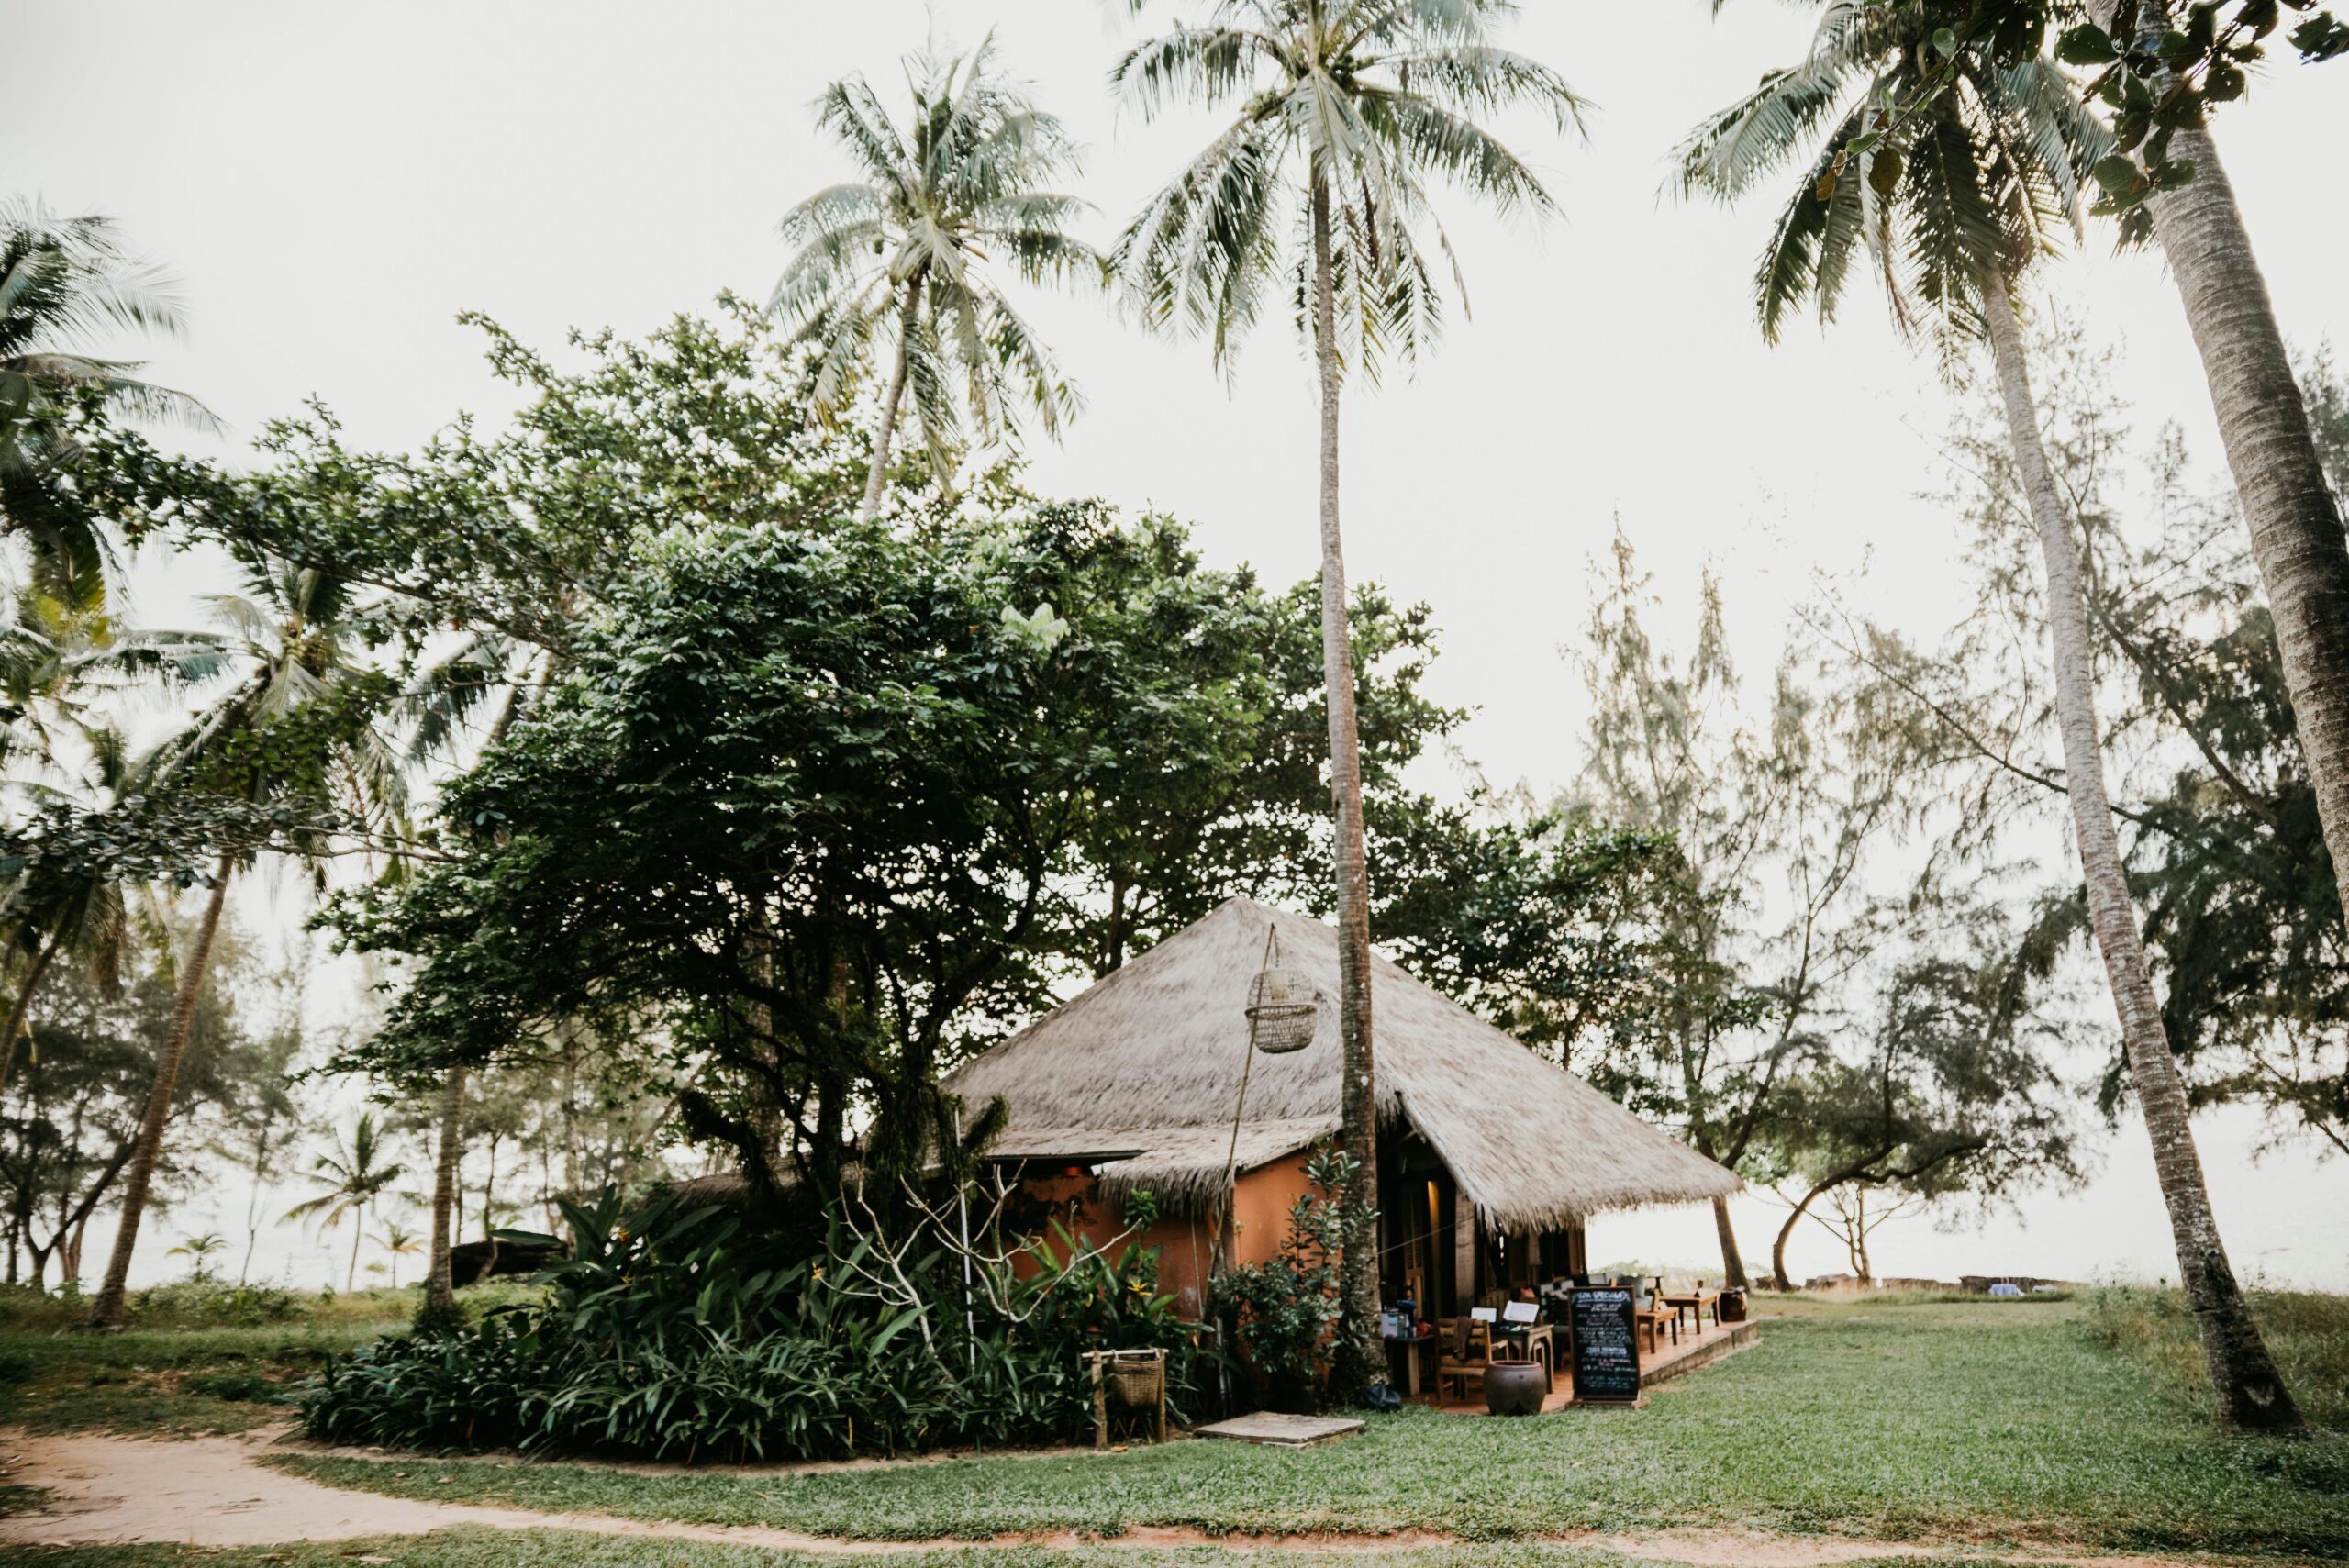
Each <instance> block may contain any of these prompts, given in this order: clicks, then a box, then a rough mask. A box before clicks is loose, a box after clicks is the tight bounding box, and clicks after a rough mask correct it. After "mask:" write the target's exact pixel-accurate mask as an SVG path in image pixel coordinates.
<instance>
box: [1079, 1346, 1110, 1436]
mask: <svg viewBox="0 0 2349 1568" xmlns="http://www.w3.org/2000/svg"><path fill="white" fill-rule="evenodd" d="M1085 1360H1086V1361H1087V1362H1091V1363H1092V1366H1093V1447H1094V1450H1095V1451H1096V1452H1098V1451H1100V1450H1102V1449H1106V1448H1108V1446H1109V1398H1108V1393H1107V1392H1106V1391H1105V1390H1104V1389H1103V1388H1102V1386H1101V1352H1100V1351H1085Z"/></svg>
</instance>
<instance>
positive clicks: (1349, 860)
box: [1111, 0, 1582, 1381]
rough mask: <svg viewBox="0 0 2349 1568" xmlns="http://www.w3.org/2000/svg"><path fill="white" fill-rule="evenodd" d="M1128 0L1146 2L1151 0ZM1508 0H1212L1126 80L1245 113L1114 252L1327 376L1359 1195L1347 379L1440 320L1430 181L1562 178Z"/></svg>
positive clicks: (1146, 297) (1354, 1346)
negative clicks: (1273, 330)
mask: <svg viewBox="0 0 2349 1568" xmlns="http://www.w3.org/2000/svg"><path fill="white" fill-rule="evenodd" d="M1141 6H1142V0H1135V3H1134V7H1133V8H1134V9H1136V10H1140V9H1141ZM1513 9H1514V7H1513V6H1509V5H1508V4H1506V3H1505V0H1216V3H1214V4H1210V5H1208V6H1206V7H1205V10H1206V17H1205V19H1204V21H1203V22H1202V23H1201V24H1200V25H1198V26H1196V27H1193V26H1177V27H1176V28H1175V29H1174V30H1173V31H1171V32H1168V33H1166V34H1163V36H1161V37H1158V38H1155V39H1150V40H1149V41H1147V42H1144V43H1141V44H1137V45H1136V46H1134V47H1133V48H1132V49H1131V50H1128V51H1127V53H1126V55H1125V56H1124V58H1123V59H1122V60H1120V61H1119V63H1118V65H1117V67H1116V69H1115V70H1114V71H1113V72H1112V73H1111V74H1112V80H1113V81H1114V82H1115V83H1116V84H1117V85H1118V86H1119V88H1120V89H1121V90H1122V91H1123V92H1124V93H1126V94H1127V95H1129V96H1130V98H1131V99H1132V100H1133V101H1134V102H1135V103H1137V104H1138V105H1139V106H1141V110H1142V112H1143V113H1144V114H1146V115H1156V114H1158V113H1159V112H1160V111H1161V110H1163V108H1164V107H1166V106H1168V105H1169V104H1171V103H1173V102H1175V101H1176V100H1196V101H1199V102H1203V103H1205V104H1208V105H1209V106H1216V107H1223V106H1231V105H1236V106H1237V108H1238V113H1237V114H1236V115H1235V116H1234V117H1232V118H1231V119H1230V120H1229V121H1228V122H1227V123H1226V124H1225V126H1224V128H1222V129H1221V130H1220V131H1219V132H1218V133H1217V135H1216V137H1215V139H1213V140H1212V141H1210V142H1209V143H1208V146H1207V148H1206V149H1205V150H1203V151H1201V152H1200V153H1199V154H1198V155H1197V157H1196V158H1194V159H1193V160H1192V161H1191V162H1190V163H1189V164H1188V165H1187V166H1186V168H1185V169H1184V170H1183V171H1182V172H1180V173H1179V174H1177V175H1176V176H1175V178H1174V179H1173V180H1172V181H1170V182H1169V183H1167V184H1166V186H1165V187H1164V188H1163V190H1161V191H1160V192H1159V193H1158V195H1156V196H1154V197H1153V198H1152V200H1151V202H1150V204H1149V206H1145V207H1144V208H1143V209H1142V211H1141V213H1140V214H1139V215H1138V216H1137V217H1135V218H1134V220H1133V221H1132V222H1131V223H1130V224H1129V225H1128V226H1127V228H1126V230H1125V233H1124V235H1123V236H1122V237H1121V238H1120V239H1119V242H1118V247H1117V250H1116V251H1115V253H1114V254H1113V256H1112V258H1111V264H1112V267H1113V269H1114V271H1115V272H1116V273H1117V274H1118V276H1119V278H1120V279H1121V280H1122V282H1123V284H1124V286H1125V288H1126V291H1127V292H1128V294H1129V295H1130V296H1131V297H1132V298H1133V300H1134V302H1135V304H1136V306H1137V308H1138V310H1139V312H1140V315H1141V319H1142V320H1143V322H1144V323H1145V324H1147V325H1148V326H1150V327H1152V328H1161V329H1171V330H1179V331H1187V332H1191V333H1195V334H1197V335H1199V336H1202V337H1205V338H1207V339H1208V340H1209V342H1210V343H1211V344H1212V345H1213V347H1214V352H1215V360H1216V362H1217V364H1218V365H1219V366H1220V367H1224V368H1226V369H1227V370H1228V369H1229V367H1230V361H1231V356H1232V354H1233V352H1234V351H1235V350H1236V349H1237V348H1238V346H1239V340H1240V339H1241V337H1242V336H1244V335H1245V333H1246V331H1247V329H1248V328H1250V327H1251V326H1252V325H1253V324H1254V323H1255V320H1256V317H1257V315H1258V313H1259V312H1260V311H1261V310H1262V309H1263V308H1264V304H1265V302H1266V301H1267V299H1272V298H1282V299H1286V298H1291V297H1293V298H1294V299H1295V301H1296V302H1297V321H1298V324H1299V326H1300V327H1301V328H1304V329H1305V331H1306V332H1307V333H1308V337H1309V339H1310V341H1311V343H1312V345H1313V361H1314V366H1315V370H1316V373H1317V375H1318V379H1319V392H1320V442H1319V460H1320V479H1321V506H1320V534H1321V620H1322V673H1323V678H1324V680H1325V682H1326V684H1327V689H1328V694H1329V721H1330V794H1331V796H1332V803H1333V805H1334V807H1335V816H1336V822H1337V833H1336V842H1337V857H1336V858H1337V865H1336V881H1337V917H1338V935H1339V941H1338V953H1339V972H1340V975H1339V978H1340V984H1339V999H1338V1006H1339V1025H1340V1033H1341V1040H1342V1043H1343V1051H1344V1067H1343V1074H1344V1075H1343V1082H1342V1088H1341V1115H1342V1118H1343V1122H1344V1147H1345V1153H1346V1155H1347V1157H1348V1159H1349V1160H1351V1161H1352V1162H1353V1173H1352V1174H1351V1176H1350V1177H1349V1180H1348V1187H1347V1191H1346V1193H1345V1194H1344V1200H1345V1202H1346V1203H1347V1204H1348V1205H1349V1206H1351V1207H1354V1208H1356V1209H1358V1210H1365V1211H1366V1210H1368V1209H1369V1208H1371V1207H1373V1205H1374V1201H1375V1196H1376V1184H1377V1170H1378V1159H1377V1128H1376V1125H1375V1123H1376V1099H1375V1095H1374V1092H1373V1086H1372V1078H1373V1052H1372V1033H1371V996H1370V895H1369V876H1368V870H1367V867H1366V865H1365V863H1364V861H1365V856H1364V835H1363V806H1362V769H1361V762H1360V744H1359V740H1358V738H1357V735H1356V729H1355V722H1354V676H1353V650H1352V647H1351V643H1350V639H1349V636H1348V628H1347V624H1346V568H1345V555H1344V550H1343V549H1342V547H1341V539H1340V535H1339V528H1338V410H1339V395H1340V391H1341V385H1342V383H1343V380H1344V377H1345V373H1346V372H1347V371H1348V370H1358V371H1362V372H1364V373H1369V374H1371V375H1372V376H1374V377H1375V375H1376V374H1377V373H1378V370H1379V367H1380V364H1381V361H1383V360H1384V359H1385V358H1386V357H1387V356H1389V355H1393V356H1397V357H1399V358H1400V359H1402V360H1403V361H1407V362H1408V361H1411V360H1413V359H1414V358H1415V357H1416V356H1417V354H1418V353H1419V350H1421V349H1422V348H1423V347H1425V346H1426V345H1427V344H1428V343H1429V341H1430V340H1431V339H1432V338H1433V336H1434V334H1435V331H1436V329H1437V327H1438V325H1439V324H1440V322H1441V319H1442V306H1443V291H1442V288H1441V286H1440V285H1439V284H1438V281H1437V276H1436V274H1437V272H1438V270H1439V269H1440V268H1443V269H1452V270H1453V271H1454V274H1455V282H1456V264H1455V263H1454V261H1453V255H1452V248H1451V243H1450V241H1449V240H1448V239H1446V237H1445V235H1444V233H1443V230H1442V227H1441V226H1440V225H1438V224H1437V222H1436V221H1435V218H1434V215H1433V211H1432V205H1433V204H1432V201H1431V193H1430V189H1429V187H1430V185H1431V183H1436V182H1442V183H1450V184H1452V185H1455V186H1457V187H1459V188H1461V189H1462V190H1464V191H1465V192H1466V193H1468V194H1470V195H1474V196H1475V197H1478V198H1479V199H1481V200H1483V201H1485V202H1486V204H1488V205H1490V206H1493V207H1495V208H1497V209H1498V210H1499V211H1501V212H1503V213H1508V214H1520V213H1531V214H1535V215H1541V214H1546V213H1548V212H1549V211H1550V210H1551V209H1552V206H1553V203H1552V201H1551V197H1550V195H1549V193H1548V192H1547V191H1546V190H1544V189H1543V188H1542V183H1541V182H1540V181H1539V180H1538V179H1536V178H1535V176H1534V174H1533V172H1532V171H1531V169H1529V168H1528V167H1527V166H1526V165H1525V164H1524V163H1523V162H1521V161H1520V160H1519V159H1518V157H1517V155H1516V154H1515V153H1513V152H1511V151H1510V150H1508V148H1507V147H1506V146H1504V145H1503V144H1502V143H1501V142H1500V140H1499V139H1497V138H1496V137H1495V136H1494V135H1493V134H1492V133H1491V132H1490V131H1488V130H1486V128H1484V127H1483V126H1482V125H1480V124H1478V123H1477V117H1479V116H1482V115H1486V114H1490V113H1493V112H1495V111H1497V110H1502V109H1507V108H1510V107H1514V106H1531V107H1532V108H1535V109H1538V110H1540V111H1542V112H1543V113H1546V114H1547V115H1549V116H1550V117H1551V118H1552V119H1553V122H1554V123H1555V124H1556V125H1557V126H1558V127H1559V128H1561V129H1565V128H1575V127H1577V126H1578V125H1579V123H1580V117H1581V112H1582V105H1581V102H1580V101H1579V100H1578V99H1577V98H1576V97H1575V95H1574V93H1573V92H1572V90H1570V89H1569V88H1568V87H1567V85H1566V83H1565V82H1564V80H1563V79H1562V78H1560V77H1559V75H1558V74H1557V73H1556V72H1553V71H1552V70H1550V69H1549V68H1548V67H1546V66H1544V65H1542V64H1540V63H1538V62H1536V61H1531V60H1529V59H1527V58H1525V57H1524V56H1522V55H1520V54H1516V53H1512V52H1510V51H1509V50H1505V49H1502V48H1500V47H1498V46H1497V44H1495V43H1494V42H1493V30H1494V27H1495V24H1496V23H1497V22H1498V21H1500V20H1501V19H1502V18H1503V17H1506V16H1508V14H1509V13H1510V12H1511V11H1512V10H1513ZM1344 1273H1345V1287H1344V1294H1345V1304H1346V1319H1345V1321H1346V1323H1347V1325H1348V1337H1347V1341H1346V1343H1345V1344H1344V1345H1343V1346H1342V1347H1341V1350H1342V1351H1344V1352H1345V1353H1344V1355H1343V1357H1342V1358H1341V1359H1342V1360H1343V1361H1344V1362H1345V1363H1346V1364H1345V1365H1344V1366H1343V1367H1341V1375H1342V1376H1343V1377H1345V1378H1347V1379H1349V1380H1379V1381H1383V1379H1384V1370H1383V1368H1384V1362H1383V1360H1382V1359H1381V1358H1380V1357H1379V1356H1378V1354H1377V1345H1376V1342H1375V1333H1376V1323H1377V1307H1378V1273H1377V1259H1376V1258H1375V1256H1373V1255H1372V1253H1371V1251H1370V1250H1369V1249H1367V1248H1357V1249H1354V1250H1353V1251H1350V1252H1349V1253H1348V1255H1347V1258H1346V1260H1345V1269H1344Z"/></svg>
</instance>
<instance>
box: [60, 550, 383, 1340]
mask: <svg viewBox="0 0 2349 1568" xmlns="http://www.w3.org/2000/svg"><path fill="white" fill-rule="evenodd" d="M242 565H243V567H244V572H245V577H246V587H247V591H246V592H245V593H243V594H224V595H215V596H214V597H213V598H212V600H211V604H212V606H213V609H214V611H215V613H216V615H217V618H218V619H219V620H220V621H221V623H222V627H223V632H222V639H223V644H224V657H225V660H226V661H227V662H228V664H229V665H230V666H231V668H232V670H233V672H234V676H233V679H231V680H230V681H229V682H228V686H227V689H226V690H225V691H223V692H222V693H221V694H220V695H218V696H217V698H216V699H215V700H213V701H212V702H211V703H209V704H208V705H206V706H205V707H203V708H202V709H201V710H200V711H198V712H197V713H196V715H195V717H194V719H193V721H192V722H191V723H190V724H189V725H188V726H187V727H186V728H184V730H182V731H180V732H179V733H177V734H175V735H173V736H171V737H170V738H168V739H167V740H164V741H163V742H162V743H161V745H159V746H158V747H156V748H155V749H154V751H151V752H150V754H149V755H148V756H147V757H146V758H145V759H143V760H142V762H140V763H139V767H138V773H137V779H138V786H139V788H140V789H142V790H144V791H147V792H149V793H153V794H165V793H168V792H171V791H173V790H182V789H184V790H194V791H198V792H202V793H206V794H213V795H223V796H228V797H231V798H235V799H239V800H243V801H247V802H250V803H251V804H254V805H261V806H273V805H282V806H287V807H288V808H289V810H290V814H291V815H292V816H293V817H295V823H294V826H293V827H292V828H290V829H289V840H288V841H290V842H292V843H293V844H294V845H295V847H296V848H298V849H301V850H303V851H317V852H320V853H324V852H326V851H328V848H329V846H328V843H327V842H326V840H325V834H324V832H323V831H322V830H320V829H317V828H315V827H308V826H305V823H306V822H308V821H310V820H311V819H312V818H314V817H317V816H318V815H320V814H323V813H325V812H328V811H333V812H338V813H340V815H341V816H343V817H345V818H346V819H347V820H349V821H351V822H354V823H357V824H359V825H361V826H362V828H369V827H381V826H384V825H386V824H394V823H396V822H397V821H398V820H400V819H401V817H402V816H403V814H404V811H405V808H406V802H407V777H406V753H405V752H404V751H402V749H401V748H399V747H398V746H396V745H395V744H394V743H393V742H392V741H391V740H389V739H387V738H386V737H385V735H384V733H383V732H382V730H381V728H379V726H378V724H377V722H376V720H377V715H378V711H379V708H380V706H382V705H384V703H387V702H388V701H389V700H390V699H391V695H392V691H391V683H390V682H389V681H388V679H387V678H386V677H385V676H384V674H383V673H381V672H380V671H378V670H376V669H374V668H373V666H372V664H371V663H370V662H369V661H368V658H367V653H368V647H369V639H370V636H371V634H372V632H373V623H372V622H371V620H370V619H369V617H368V615H367V606H366V605H365V604H363V603H362V601H361V600H360V599H359V598H358V597H357V595H356V592H355V589H354V586H353V584H351V583H350V582H348V581H347V580H345V579H344V578H342V577H340V575H338V574H336V573H331V572H328V571H324V570H321V569H319V568H316V567H308V566H301V565H296V564H295V563H293V562H286V561H283V560H280V559H278V558H275V557H271V556H262V557H255V558H251V559H249V560H247V561H245V562H242ZM252 854H253V851H250V850H246V849H230V850H227V851H222V853H221V854H220V855H219V857H218V859H217V863H216V864H215V865H214V867H213V871H212V877H211V888H210V893H209V895H208V896H207V898H206V904H205V908H204V912H203V914H202V916H201V917H199V918H198V920H197V922H196V925H195V931H194V933H193V935H192V936H191V938H190V940H189V943H188V951H187V953H186V955H185V956H184V958H183V959H182V961H181V963H180V969H179V991H178V995H177V996H176V998H175V999H174V1005H173V1014H172V1024H171V1028H170V1029H169V1030H168V1031H167V1032H166V1034H165V1036H164V1040H163V1045H162V1048H161V1051H158V1052H157V1054H156V1062H155V1083H154V1086H153V1088H152V1089H151V1090H150V1093H149V1095H148V1100H147V1108H146V1113H145V1116H144V1118H143V1119H142V1120H141V1121H140V1123H139V1139H138V1141H137V1143H136V1144H135V1145H134V1146H133V1149H132V1151H131V1157H130V1163H129V1165H128V1168H127V1170H126V1172H125V1174H124V1177H123V1185H122V1210H121V1218H120V1222H119V1224H118V1226H117V1230H116V1234H115V1241H114V1251H113V1253H112V1255H111V1256H110V1257H109V1258H108V1260H107V1262H106V1276H105V1280H104V1283H103V1284H101V1285H100V1286H99V1288H98V1293H97V1296H96V1297H95V1300H93V1301H92V1303H91V1306H90V1311H89V1314H88V1316H87V1318H85V1319H84V1322H85V1323H86V1324H87V1326H88V1327H90V1328H93V1329H114V1328H118V1327H120V1326H121V1322H122V1315H123V1305H124V1294H125V1291H126V1289H127V1287H128V1279H129V1273H130V1258H131V1253H132V1251H133V1250H134V1249H135V1248H136V1247H137V1245H138V1240H139V1219H140V1218H141V1217H142V1216H143V1214H144V1213H145V1210H146V1203H147V1191H148V1185H149V1184H150V1181H151V1180H152V1178H153V1175H154V1170H155V1163H156V1161H157V1160H158V1159H159V1158H160V1157H161V1152H162V1145H163V1134H164V1130H165V1126H166V1123H167V1122H168V1121H169V1119H170V1116H171V1109H172V1095H173V1088H174V1086H175V1085H176V1084H177V1082H178V1078H179V1066H180V1059H181V1056H182V1054H183V1053H184V1051H185V1050H186V1047H187V1037H188V1031H189V1029H190V1028H191V1027H192V1026H193V1024H194V1022H195V1006H196V1001H197V999H198V997H199V996H200V995H202V993H203V988H204V983H205V980H206V974H207V972H208V970H209V968H210V964H211V957H212V947H213V942H214V940H215V938H216V937H217V935H218V933H219V929H220V917H221V912H222V910H223V908H224V907H225V906H226V902H227V899H228V884H229V883H230V882H231V880H233V878H234V876H235V874H236V873H237V871H238V870H239V867H240V866H241V865H242V864H243V863H245V862H247V861H249V860H250V859H251V858H252Z"/></svg>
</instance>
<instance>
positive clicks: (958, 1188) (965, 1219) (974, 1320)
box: [954, 1100, 979, 1374]
mask: <svg viewBox="0 0 2349 1568" xmlns="http://www.w3.org/2000/svg"><path fill="white" fill-rule="evenodd" d="M962 1145H963V1106H962V1102H961V1101H959V1100H958V1101H956V1102H955V1105H954V1164H955V1168H956V1169H957V1170H958V1171H959V1170H961V1167H962V1163H963V1147H962ZM954 1207H956V1209H957V1210H959V1211H960V1213H961V1229H962V1232H963V1345H964V1347H965V1348H966V1349H968V1350H969V1351H970V1352H971V1371H972V1372H973V1373H974V1374H975V1373H977V1372H978V1370H979V1320H978V1317H977V1315H976V1314H975V1313H974V1312H973V1311H972V1308H971V1179H970V1176H969V1174H968V1173H963V1174H962V1175H959V1176H957V1177H956V1179H955V1182H954Z"/></svg>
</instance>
